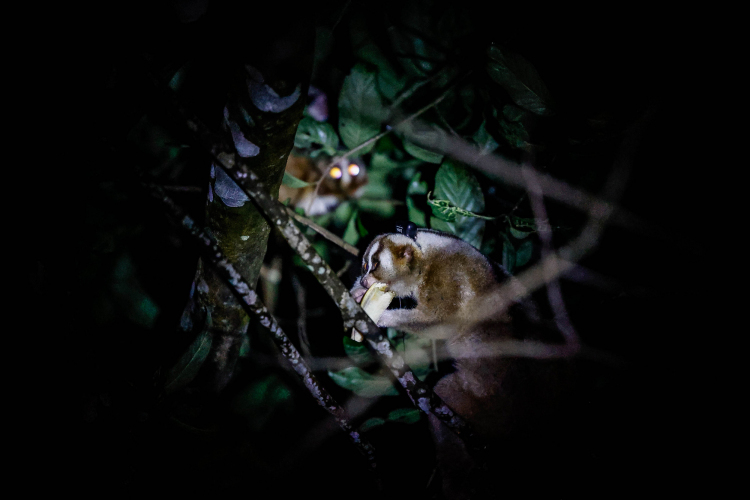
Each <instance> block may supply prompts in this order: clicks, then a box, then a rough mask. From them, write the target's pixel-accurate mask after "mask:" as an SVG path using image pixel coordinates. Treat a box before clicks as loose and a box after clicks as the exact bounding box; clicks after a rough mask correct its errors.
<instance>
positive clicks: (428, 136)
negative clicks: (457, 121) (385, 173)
mask: <svg viewBox="0 0 750 500" xmlns="http://www.w3.org/2000/svg"><path fill="white" fill-rule="evenodd" d="M396 131H397V132H398V133H399V135H401V136H402V142H403V145H404V149H405V150H406V152H407V153H409V154H410V155H412V156H413V157H414V158H417V159H419V160H422V161H425V162H427V163H440V162H441V161H442V160H443V155H442V154H441V153H436V152H434V151H431V148H438V147H439V146H440V145H441V144H442V142H443V131H442V130H440V129H439V128H437V127H434V126H432V125H428V126H420V127H419V128H417V126H415V125H414V123H413V122H412V121H411V120H410V121H407V122H405V123H402V124H400V125H399V126H398V127H397V129H396Z"/></svg>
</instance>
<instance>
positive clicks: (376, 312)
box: [352, 283, 396, 342]
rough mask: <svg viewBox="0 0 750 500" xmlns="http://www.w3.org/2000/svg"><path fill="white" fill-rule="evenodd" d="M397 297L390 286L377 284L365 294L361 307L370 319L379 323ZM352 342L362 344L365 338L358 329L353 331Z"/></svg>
mask: <svg viewBox="0 0 750 500" xmlns="http://www.w3.org/2000/svg"><path fill="white" fill-rule="evenodd" d="M395 296H396V294H395V293H393V292H389V291H388V285H386V284H385V283H375V284H374V285H372V286H371V287H370V288H368V289H367V292H365V295H364V297H362V302H361V303H360V306H361V307H362V309H364V311H365V312H366V313H367V315H368V316H369V317H370V319H371V320H373V321H374V322H375V323H377V322H378V319H380V316H381V315H382V314H383V312H385V310H386V309H388V306H389V305H390V303H391V301H392V300H393V297H395ZM352 340H355V341H357V342H362V340H364V337H362V334H361V333H359V332H358V331H357V330H356V329H352Z"/></svg>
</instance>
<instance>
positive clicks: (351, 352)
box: [343, 337, 373, 365]
mask: <svg viewBox="0 0 750 500" xmlns="http://www.w3.org/2000/svg"><path fill="white" fill-rule="evenodd" d="M343 338H344V352H345V353H346V355H347V356H349V357H350V358H351V359H352V361H354V362H355V363H357V364H358V365H361V364H365V363H369V362H370V361H372V360H373V357H372V354H371V353H370V350H369V349H368V348H367V346H366V345H365V344H364V342H357V341H356V340H352V339H350V338H349V337H343Z"/></svg>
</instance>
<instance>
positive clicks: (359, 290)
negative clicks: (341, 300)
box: [349, 280, 367, 304]
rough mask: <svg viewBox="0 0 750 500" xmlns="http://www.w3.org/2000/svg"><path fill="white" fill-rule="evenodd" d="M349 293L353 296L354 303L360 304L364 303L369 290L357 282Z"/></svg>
mask: <svg viewBox="0 0 750 500" xmlns="http://www.w3.org/2000/svg"><path fill="white" fill-rule="evenodd" d="M349 293H351V294H352V297H353V298H354V301H355V302H357V304H359V303H360V302H362V297H364V296H365V293H367V288H365V287H363V286H362V284H361V283H360V281H359V280H357V281H356V282H355V283H354V286H353V287H352V289H351V290H350V291H349Z"/></svg>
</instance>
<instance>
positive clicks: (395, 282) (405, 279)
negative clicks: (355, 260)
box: [361, 234, 422, 297]
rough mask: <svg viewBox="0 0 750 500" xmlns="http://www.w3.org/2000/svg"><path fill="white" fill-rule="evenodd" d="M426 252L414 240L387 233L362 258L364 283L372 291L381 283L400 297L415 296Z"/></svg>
mask: <svg viewBox="0 0 750 500" xmlns="http://www.w3.org/2000/svg"><path fill="white" fill-rule="evenodd" d="M421 257H422V251H421V250H420V249H419V246H418V245H417V244H416V243H415V242H414V241H413V240H412V239H411V238H408V237H406V236H403V235H401V234H385V235H381V236H378V237H377V238H375V239H374V240H373V241H372V243H370V246H368V247H367V250H365V254H364V256H363V257H362V277H361V284H362V286H363V287H364V288H370V287H371V286H372V285H373V284H375V283H377V282H380V283H385V284H386V285H388V289H389V290H390V291H392V292H394V293H395V294H396V295H397V296H399V297H407V296H413V295H414V293H415V291H416V289H417V286H418V284H419V279H420V276H421V269H420V259H421Z"/></svg>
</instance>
